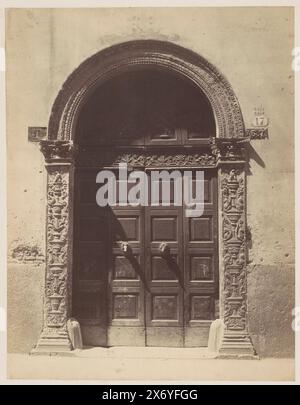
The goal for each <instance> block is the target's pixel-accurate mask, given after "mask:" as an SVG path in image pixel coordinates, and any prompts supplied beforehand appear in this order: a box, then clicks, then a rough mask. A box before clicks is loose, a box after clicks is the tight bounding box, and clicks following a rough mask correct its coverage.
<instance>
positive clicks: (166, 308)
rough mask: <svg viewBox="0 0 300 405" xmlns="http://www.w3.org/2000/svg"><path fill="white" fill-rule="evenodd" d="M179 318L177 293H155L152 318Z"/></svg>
mask: <svg viewBox="0 0 300 405" xmlns="http://www.w3.org/2000/svg"><path fill="white" fill-rule="evenodd" d="M177 318H178V298H177V295H167V296H164V295H154V296H152V319H153V320H160V319H161V320H176V319H177Z"/></svg>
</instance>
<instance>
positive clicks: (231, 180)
mask: <svg viewBox="0 0 300 405" xmlns="http://www.w3.org/2000/svg"><path fill="white" fill-rule="evenodd" d="M219 175H220V198H221V256H222V257H221V263H222V270H223V271H222V275H223V277H222V280H221V290H222V291H221V306H222V308H221V315H222V318H223V321H224V326H225V330H224V336H223V339H222V342H221V346H220V348H219V354H220V356H222V355H225V356H228V355H233V356H244V355H246V356H249V355H250V356H252V355H254V349H253V346H252V343H251V341H250V337H249V334H248V331H247V274H246V257H247V246H246V211H245V204H246V201H245V195H246V194H245V187H246V185H245V180H246V178H245V168H244V165H243V164H238V163H235V164H234V163H231V164H228V163H227V164H222V165H220V168H219Z"/></svg>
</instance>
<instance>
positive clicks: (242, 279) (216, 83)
mask: <svg viewBox="0 0 300 405" xmlns="http://www.w3.org/2000/svg"><path fill="white" fill-rule="evenodd" d="M147 67H148V68H149V67H154V68H158V69H161V70H165V71H168V72H170V73H172V74H175V75H179V76H181V77H184V78H185V79H188V80H190V81H192V82H193V83H194V85H195V86H196V87H198V88H199V89H201V91H202V92H203V93H204V94H205V95H206V97H207V98H208V100H209V102H210V104H211V106H212V109H213V112H214V117H215V121H216V138H212V139H211V142H210V144H209V153H208V154H207V153H205V154H204V155H203V156H201V155H200V156H198V155H197V156H195V157H194V161H195V164H196V166H197V167H198V168H199V169H201V168H205V167H207V166H209V167H216V168H217V169H218V196H219V285H220V319H221V320H222V325H223V327H222V328H221V329H222V333H221V335H220V344H219V346H218V347H217V350H218V352H219V356H228V355H229V356H252V355H254V349H253V346H252V343H251V339H250V336H249V333H248V326H247V270H246V264H247V240H246V234H247V232H246V229H247V227H246V226H247V225H246V168H247V162H248V157H247V143H248V141H249V138H247V137H246V132H245V127H244V122H243V117H242V112H241V109H240V106H239V102H238V99H237V97H236V96H235V94H234V92H233V90H232V87H231V85H230V84H229V82H228V81H227V80H226V79H225V77H224V76H223V75H222V74H221V73H220V72H219V71H218V70H217V69H216V68H215V67H214V66H213V65H211V64H210V63H209V62H208V61H207V60H206V59H204V58H203V57H201V56H200V55H198V54H196V53H194V52H192V51H190V50H188V49H185V48H182V47H180V46H178V45H175V44H172V43H169V42H163V41H154V40H140V41H130V42H125V43H122V44H118V45H114V46H112V47H110V48H107V49H104V50H102V51H100V52H98V53H97V54H95V55H93V56H91V57H90V58H89V59H87V60H86V61H84V62H83V63H82V64H81V65H80V66H79V67H78V68H77V69H76V70H75V71H74V72H73V73H71V75H70V76H69V77H68V78H67V80H66V82H65V83H64V85H63V86H62V88H61V90H60V92H59V93H58V95H57V98H56V100H55V102H54V104H53V107H52V110H51V114H50V119H49V124H48V139H47V140H43V141H41V143H40V146H41V151H42V153H43V154H44V157H45V162H46V170H47V214H46V277H45V291H44V324H43V330H42V332H41V336H40V338H39V340H38V343H37V345H36V347H35V349H34V352H43V353H49V352H63V351H69V350H71V349H72V347H71V343H70V339H69V336H68V331H67V321H68V319H69V318H70V317H71V316H72V312H71V307H72V306H71V301H72V269H73V263H72V257H73V252H72V249H73V204H74V192H73V182H74V162H75V157H76V155H77V154H78V153H79V152H78V149H77V147H76V139H74V134H75V128H76V122H77V117H78V115H79V112H80V110H81V107H82V106H83V105H84V104H85V102H86V100H87V99H88V97H89V95H90V94H91V92H92V91H93V90H94V89H95V88H96V87H98V86H100V85H101V84H102V83H104V82H105V81H107V80H109V79H113V77H114V76H116V75H118V74H120V73H122V72H126V71H128V70H133V69H135V70H136V69H144V68H147ZM188 155H189V156H190V154H188ZM187 160H188V161H189V162H191V161H192V160H193V159H191V158H190V157H189V158H188V159H187Z"/></svg>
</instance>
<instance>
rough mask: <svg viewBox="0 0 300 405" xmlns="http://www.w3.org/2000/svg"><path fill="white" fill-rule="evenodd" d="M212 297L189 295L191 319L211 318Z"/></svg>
mask: <svg viewBox="0 0 300 405" xmlns="http://www.w3.org/2000/svg"><path fill="white" fill-rule="evenodd" d="M212 315H213V300H212V297H207V296H200V295H191V320H207V319H212Z"/></svg>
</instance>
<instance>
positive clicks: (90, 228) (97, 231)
mask: <svg viewBox="0 0 300 405" xmlns="http://www.w3.org/2000/svg"><path fill="white" fill-rule="evenodd" d="M79 232H80V240H82V241H104V240H106V239H107V235H108V225H107V222H106V221H105V220H104V218H81V219H80V227H79Z"/></svg>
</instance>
